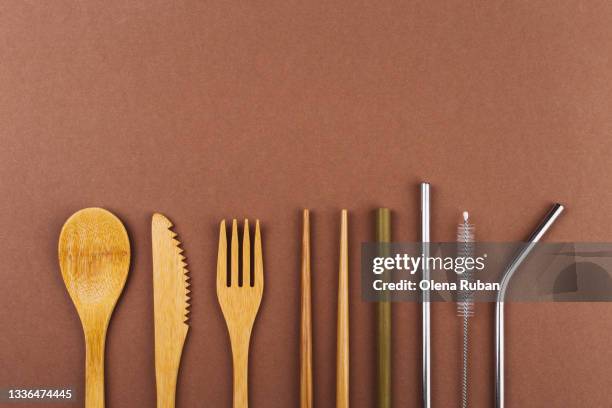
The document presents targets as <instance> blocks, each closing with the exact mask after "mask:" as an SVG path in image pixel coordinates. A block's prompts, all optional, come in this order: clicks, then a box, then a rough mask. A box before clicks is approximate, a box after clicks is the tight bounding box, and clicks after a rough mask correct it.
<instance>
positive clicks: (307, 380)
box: [300, 210, 312, 408]
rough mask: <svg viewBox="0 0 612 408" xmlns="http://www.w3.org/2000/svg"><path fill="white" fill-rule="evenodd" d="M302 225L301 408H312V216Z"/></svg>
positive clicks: (307, 213)
mask: <svg viewBox="0 0 612 408" xmlns="http://www.w3.org/2000/svg"><path fill="white" fill-rule="evenodd" d="M302 222H303V224H302V271H301V272H302V273H301V275H302V316H301V325H300V408H312V315H311V295H310V293H311V279H310V216H309V212H308V210H304V213H303V221H302Z"/></svg>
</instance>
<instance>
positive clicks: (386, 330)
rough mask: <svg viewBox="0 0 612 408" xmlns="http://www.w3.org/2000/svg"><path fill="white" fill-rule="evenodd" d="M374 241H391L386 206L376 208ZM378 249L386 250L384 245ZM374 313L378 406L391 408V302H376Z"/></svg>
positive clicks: (389, 219)
mask: <svg viewBox="0 0 612 408" xmlns="http://www.w3.org/2000/svg"><path fill="white" fill-rule="evenodd" d="M376 241H377V242H382V243H388V242H391V211H390V210H389V209H388V208H379V209H377V210H376ZM380 249H381V250H382V251H384V252H388V251H386V248H384V245H381V248H380ZM380 255H381V256H384V255H385V254H384V253H382V254H380ZM376 315H377V320H378V321H377V327H376V337H377V354H378V389H377V393H378V395H377V398H378V408H391V303H390V302H388V301H386V300H384V301H381V302H377V303H376Z"/></svg>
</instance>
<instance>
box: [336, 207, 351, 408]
mask: <svg viewBox="0 0 612 408" xmlns="http://www.w3.org/2000/svg"><path fill="white" fill-rule="evenodd" d="M338 269H339V270H338V338H337V350H336V408H348V406H349V283H348V278H349V277H348V273H349V270H348V213H347V211H346V210H342V213H341V216H340V262H339V268H338Z"/></svg>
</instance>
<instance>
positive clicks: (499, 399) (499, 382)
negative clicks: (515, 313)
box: [495, 203, 563, 408]
mask: <svg viewBox="0 0 612 408" xmlns="http://www.w3.org/2000/svg"><path fill="white" fill-rule="evenodd" d="M562 212H563V206H562V205H561V204H558V203H557V204H555V205H553V206H552V208H551V209H550V210H549V211H548V213H547V214H546V216H545V217H544V219H543V220H542V222H540V225H538V227H537V228H536V229H535V231H533V233H532V234H531V236H530V237H529V238H528V239H527V245H525V246H524V247H522V249H521V250H520V251H518V253H517V254H516V256H515V257H514V259H513V260H512V262H510V264H509V265H508V267H507V268H506V270H505V272H504V275H503V277H502V280H501V282H500V288H499V292H498V293H497V302H496V305H495V407H496V408H504V299H505V297H506V289H507V288H508V283H509V282H510V278H512V275H513V274H514V272H516V270H517V269H518V268H519V266H520V265H521V264H522V263H523V261H524V260H525V259H526V258H527V256H529V253H530V252H531V250H532V249H533V247H534V246H535V245H536V243H537V242H538V241H539V240H540V239H541V238H542V237H543V236H544V234H546V231H548V230H549V228H550V227H551V226H552V225H553V223H554V222H555V221H556V220H557V218H558V217H559V215H561V213H562Z"/></svg>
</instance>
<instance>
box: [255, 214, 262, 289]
mask: <svg viewBox="0 0 612 408" xmlns="http://www.w3.org/2000/svg"><path fill="white" fill-rule="evenodd" d="M254 249H255V257H254V262H255V274H254V277H255V282H254V283H253V286H259V287H262V286H263V283H264V277H263V255H262V253H261V232H260V230H259V220H256V221H255V248H254Z"/></svg>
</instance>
